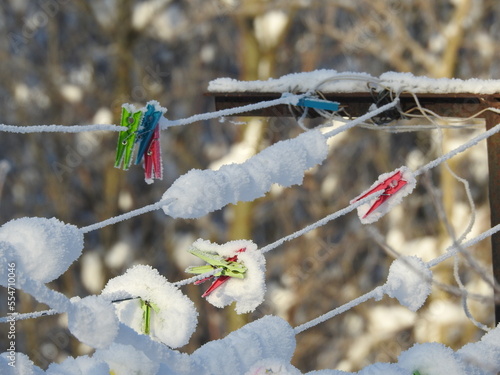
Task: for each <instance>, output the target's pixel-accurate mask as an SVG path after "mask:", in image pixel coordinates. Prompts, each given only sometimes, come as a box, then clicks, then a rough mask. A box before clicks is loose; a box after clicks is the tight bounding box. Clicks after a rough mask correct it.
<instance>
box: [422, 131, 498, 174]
mask: <svg viewBox="0 0 500 375" xmlns="http://www.w3.org/2000/svg"><path fill="white" fill-rule="evenodd" d="M499 131H500V124H497V125H496V126H494V127H493V128H491V129H490V130H487V131H485V132H484V133H481V134H479V135H478V136H476V137H474V138H472V139H471V140H469V141H467V142H465V143H464V144H462V145H460V146H459V147H457V148H455V149H453V150H452V151H450V152H448V153H446V154H444V155H442V156H441V157H439V158H437V159H434V160H433V161H431V162H429V163H427V164H425V165H424V166H422V167H420V168H418V169H417V170H416V171H414V172H413V175H414V176H418V175H421V174H422V173H425V172H427V171H428V170H430V169H432V168H435V167H437V166H438V165H439V164H441V163H444V162H445V161H447V160H449V159H451V158H452V157H454V156H455V155H457V154H459V153H461V152H463V151H465V150H467V149H468V148H471V147H472V146H475V145H476V144H477V143H479V142H480V141H482V140H484V139H486V138H488V137H491V136H492V135H493V134H495V133H498V132H499Z"/></svg>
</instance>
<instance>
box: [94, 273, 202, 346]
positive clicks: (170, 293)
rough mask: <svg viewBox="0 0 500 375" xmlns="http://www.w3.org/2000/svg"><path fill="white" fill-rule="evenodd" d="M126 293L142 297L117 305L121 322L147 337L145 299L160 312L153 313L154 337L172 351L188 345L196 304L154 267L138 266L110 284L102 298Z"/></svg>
mask: <svg viewBox="0 0 500 375" xmlns="http://www.w3.org/2000/svg"><path fill="white" fill-rule="evenodd" d="M115 292H125V293H127V294H129V295H132V296H134V297H140V298H136V299H133V300H129V301H124V302H119V303H116V304H115V308H116V312H117V314H118V318H119V319H120V321H121V322H122V323H124V324H127V325H128V326H130V327H132V328H133V329H134V330H135V331H136V332H138V333H143V310H142V309H141V301H140V300H141V299H142V300H143V301H147V302H150V303H151V304H152V305H153V306H155V307H156V308H157V310H155V309H152V312H151V334H150V336H151V337H152V338H153V339H154V340H158V341H160V342H162V343H164V344H166V345H168V346H170V347H172V348H176V347H179V346H183V345H185V344H186V343H187V342H188V341H189V338H190V337H191V335H192V334H193V332H194V330H195V328H196V324H197V316H198V313H197V311H196V309H195V307H194V304H193V302H192V301H191V300H190V299H189V298H188V297H186V296H185V295H184V294H182V293H181V291H180V290H179V289H178V288H176V287H175V286H173V285H172V284H170V283H169V282H168V281H167V279H165V278H164V277H163V276H161V275H160V274H159V273H158V271H157V270H155V269H153V268H152V267H150V266H145V265H138V266H134V267H132V268H130V269H128V270H127V272H125V274H123V275H121V276H117V277H115V278H113V279H111V280H109V281H108V283H107V284H106V286H105V288H104V289H103V291H102V295H103V296H105V295H107V294H112V293H115Z"/></svg>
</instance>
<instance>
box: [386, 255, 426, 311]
mask: <svg viewBox="0 0 500 375" xmlns="http://www.w3.org/2000/svg"><path fill="white" fill-rule="evenodd" d="M431 281H432V272H431V270H430V269H429V268H428V265H427V264H426V263H425V262H424V261H423V260H422V259H420V258H418V257H416V256H405V257H401V258H398V259H396V260H395V261H394V262H392V264H391V267H390V268H389V275H388V276H387V282H386V283H385V285H384V291H385V293H386V294H387V295H388V296H389V297H392V298H396V299H397V300H398V301H399V303H401V304H402V305H403V306H406V307H408V308H409V309H410V310H411V311H417V310H418V309H419V308H420V307H422V305H423V304H424V302H425V300H426V299H427V297H428V296H429V294H430V293H431V289H432V284H431Z"/></svg>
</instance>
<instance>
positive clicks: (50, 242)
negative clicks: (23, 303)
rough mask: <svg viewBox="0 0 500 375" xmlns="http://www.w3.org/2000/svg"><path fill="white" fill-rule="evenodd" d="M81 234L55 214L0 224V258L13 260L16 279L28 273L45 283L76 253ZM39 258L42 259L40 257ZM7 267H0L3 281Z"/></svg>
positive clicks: (62, 270)
mask: <svg viewBox="0 0 500 375" xmlns="http://www.w3.org/2000/svg"><path fill="white" fill-rule="evenodd" d="M82 249H83V235H82V233H81V232H80V231H79V230H78V228H77V227H75V226H74V225H71V224H65V223H63V222H62V221H59V220H57V219H55V218H51V219H46V218H40V217H24V218H20V219H15V220H11V221H9V222H7V223H5V224H4V225H2V226H1V227H0V259H5V260H6V261H7V262H5V263H4V264H7V263H10V262H15V263H16V270H17V272H18V281H19V282H20V283H22V279H23V278H24V277H29V278H31V279H34V280H38V281H40V282H43V283H48V282H49V281H52V280H54V279H57V278H58V277H59V276H60V275H62V274H63V273H64V272H65V271H66V270H67V269H68V268H69V266H70V265H71V264H72V263H73V262H74V261H75V260H76V259H78V257H79V256H80V254H81V252H82ZM41 259H43V262H41V261H40V260H41ZM5 272H7V267H2V269H1V271H0V279H1V281H0V283H2V285H5V284H4V283H5V282H7V277H6V276H5V275H6V273H5Z"/></svg>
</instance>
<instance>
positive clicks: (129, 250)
mask: <svg viewBox="0 0 500 375" xmlns="http://www.w3.org/2000/svg"><path fill="white" fill-rule="evenodd" d="M499 19H500V3H499V2H497V1H494V0H480V1H473V0H437V1H434V0H408V1H397V0H394V1H389V0H384V1H376V2H375V1H368V0H350V1H344V0H316V1H315V0H274V1H273V0H268V1H265V0H247V1H246V0H219V1H218V0H190V1H175V0H147V1H139V0H119V1H118V0H106V1H90V0H76V1H67V0H44V1H37V2H33V1H27V0H2V2H1V9H0V29H1V35H3V36H4V37H3V38H1V39H0V61H1V66H2V69H1V70H0V76H1V79H0V103H1V105H0V123H4V124H13V125H35V124H64V125H71V124H96V123H117V122H118V119H119V111H120V106H121V104H122V103H125V102H132V103H137V104H138V105H139V106H142V105H144V104H145V102H147V101H148V100H151V99H155V100H158V101H159V102H160V103H161V104H162V105H163V106H165V107H167V108H168V112H167V114H166V116H167V117H168V118H170V119H177V118H182V117H186V116H189V115H192V114H196V113H202V112H206V111H210V110H213V109H214V108H213V99H212V98H211V97H207V96H204V95H203V94H204V93H205V92H206V88H207V85H208V82H209V81H210V80H212V79H215V78H219V77H232V78H238V79H243V80H255V79H267V78H269V77H279V76H281V75H283V74H287V73H291V72H300V71H310V70H314V69H320V68H327V69H335V70H337V71H356V72H367V73H370V74H372V75H374V76H378V75H380V74H381V73H383V72H385V71H389V70H393V71H402V72H412V73H414V74H415V75H426V76H429V77H433V78H438V77H458V78H471V77H477V78H483V79H487V78H496V79H499V78H500V64H499V63H498V61H499V58H500V44H499V43H498V39H499V38H498V37H499V36H500V30H499V28H500V22H498V21H499ZM235 121H237V122H238V124H234V122H235ZM240 122H243V124H240ZM314 124H315V122H310V124H309V125H310V126H313V125H314ZM300 132H301V130H300V128H299V127H298V126H297V125H296V122H295V121H294V120H293V119H289V118H253V119H251V118H248V117H247V118H245V117H241V118H230V119H229V118H228V119H226V121H207V122H204V123H197V124H193V125H189V126H185V127H177V128H171V129H169V130H168V131H164V132H163V133H162V136H161V137H162V138H161V139H162V146H163V159H164V167H165V170H164V172H165V178H164V180H163V181H159V182H155V183H154V185H147V184H146V183H145V182H144V180H143V172H142V170H141V168H139V167H136V168H132V169H131V170H130V171H128V172H124V171H121V170H118V169H115V168H113V163H114V156H115V146H116V138H117V135H116V133H106V132H95V133H88V134H85V133H83V134H32V135H31V134H30V135H18V134H9V133H3V134H0V224H3V223H5V222H7V221H9V220H11V219H14V218H17V217H23V216H43V217H53V216H54V217H57V218H58V219H60V220H62V221H64V222H67V223H72V224H75V225H77V226H85V225H89V224H92V223H94V222H97V221H100V220H103V219H106V218H108V217H111V216H115V215H117V214H120V213H123V212H126V211H129V210H131V209H133V208H138V207H142V206H144V205H147V204H150V203H153V202H156V201H158V200H159V199H160V197H161V195H162V194H163V193H164V191H165V190H166V189H167V188H168V187H169V186H170V185H171V183H172V182H173V181H174V180H175V179H176V178H177V177H178V176H179V175H181V174H184V173H185V172H187V171H188V170H190V169H191V168H202V169H204V168H208V167H215V166H217V165H220V164H221V163H226V162H231V161H242V160H245V159H246V158H248V157H249V156H251V155H252V154H254V153H255V152H258V151H259V150H261V149H263V148H264V147H266V146H268V145H270V144H272V143H275V142H276V141H278V140H282V139H288V138H291V137H295V136H296V135H297V134H299V133H300ZM470 137H471V131H449V132H446V133H445V143H444V145H443V147H444V149H445V150H449V149H451V148H453V147H454V146H455V145H457V144H458V143H462V142H463V139H466V138H470ZM333 142H334V145H333V150H332V151H331V153H330V156H329V158H328V160H327V161H326V162H325V163H324V164H323V165H322V166H320V167H318V168H315V169H314V170H313V171H312V173H310V174H308V175H307V176H306V179H305V181H304V184H303V185H302V186H300V187H293V188H291V189H286V190H283V189H279V188H276V189H273V191H272V192H271V193H270V194H268V195H267V196H266V197H265V198H262V199H259V200H257V201H255V202H251V203H242V204H238V205H235V206H230V207H226V208H225V209H223V210H221V211H218V212H215V213H213V214H210V215H208V216H206V217H204V218H202V219H197V220H181V219H176V220H174V219H171V218H169V217H166V216H165V215H164V214H163V213H162V212H161V211H158V212H154V213H150V214H146V215H142V216H140V217H137V218H134V219H132V220H128V221H126V222H122V223H119V224H117V225H114V226H111V227H107V228H105V229H102V230H100V231H97V232H92V233H90V234H89V235H86V236H85V251H84V255H83V257H82V258H81V259H80V260H79V261H78V262H77V263H76V264H75V265H73V266H72V267H71V268H70V269H69V271H68V272H66V273H65V274H64V275H63V276H62V277H61V278H60V279H58V280H56V281H55V282H53V283H51V286H52V287H53V288H55V289H56V290H59V291H61V292H63V293H64V294H65V295H67V296H70V297H71V296H81V297H83V296H85V295H88V294H96V293H100V291H101V290H102V288H103V287H104V285H105V283H106V282H107V280H108V279H110V278H111V277H114V276H117V275H120V274H121V273H123V272H124V271H125V270H126V269H127V268H128V267H130V266H131V265H132V264H138V263H143V264H149V265H151V266H153V267H155V268H157V269H158V270H159V271H160V273H162V274H163V275H164V276H166V277H167V278H168V279H169V280H170V281H177V280H180V279H183V278H185V277H186V274H185V273H184V272H183V270H184V269H185V267H187V266H188V265H190V264H193V262H194V259H193V257H192V256H191V255H189V254H187V253H186V250H187V249H188V248H189V246H190V244H191V243H192V242H194V241H195V240H196V239H197V238H203V239H208V240H211V241H215V242H219V243H223V242H225V241H228V240H232V239H251V240H253V241H254V242H255V243H257V244H258V245H259V246H264V245H266V244H268V243H270V242H273V241H274V240H276V239H278V238H281V237H283V236H284V235H286V234H289V233H291V232H293V231H295V230H297V229H300V228H302V227H304V226H306V225H307V224H310V223H312V222H313V221H316V220H318V219H320V218H321V217H323V216H325V215H327V214H328V213H331V212H334V211H336V210H338V209H340V208H342V207H345V206H346V205H347V204H348V202H349V200H350V199H352V198H353V197H355V196H356V195H358V194H359V193H360V192H361V191H363V190H364V189H366V187H368V186H370V185H371V184H372V182H373V181H375V180H376V178H377V176H378V175H379V174H381V173H384V172H387V171H392V170H394V169H395V168H398V167H400V166H401V165H403V164H406V165H408V166H410V167H416V166H419V165H421V164H423V163H425V162H426V161H429V160H431V159H433V158H434V157H436V156H437V155H438V154H439V153H440V152H441V150H440V148H441V144H440V143H439V142H438V137H437V134H436V133H435V132H430V131H423V132H416V133H402V134H389V133H384V132H375V131H368V130H365V129H354V130H351V131H349V132H348V133H345V134H343V135H341V136H338V137H336V138H335V139H334V141H333ZM450 164H451V167H452V168H453V169H454V170H455V171H456V172H457V173H458V174H459V175H460V176H462V177H464V178H466V179H467V180H469V182H470V183H471V188H472V194H473V198H474V200H475V202H476V206H477V220H476V225H475V227H474V229H473V233H472V234H471V236H472V235H475V234H477V233H479V232H481V231H483V230H485V229H486V228H488V227H489V208H488V205H487V202H488V200H487V179H488V171H487V164H486V151H485V145H480V146H478V147H475V148H473V149H471V150H470V151H468V152H466V153H464V154H463V155H461V156H459V157H457V158H455V159H453V160H452V161H451V163H450ZM440 206H441V207H442V210H443V211H444V212H445V213H446V215H447V217H448V219H449V220H450V222H451V223H452V224H453V227H454V229H455V231H456V232H457V233H461V231H462V230H463V229H464V228H465V226H466V225H467V222H468V219H469V218H470V215H471V212H470V209H469V207H468V205H467V203H466V197H465V192H464V191H463V188H462V186H461V184H459V183H458V182H457V181H456V180H454V179H453V178H452V177H451V175H450V174H449V173H448V172H446V171H445V170H443V171H439V170H436V171H433V172H432V174H430V175H428V176H424V177H423V183H420V184H419V186H418V187H417V190H416V192H414V193H413V195H412V196H411V199H408V200H407V201H405V202H404V204H403V205H402V206H400V207H398V208H397V209H395V210H394V211H393V212H391V214H390V215H387V217H385V218H383V219H382V220H381V221H380V222H378V223H377V224H376V225H374V227H375V228H376V229H377V230H378V231H379V232H380V233H381V235H382V238H383V239H384V242H385V243H384V244H380V243H377V242H376V241H374V239H373V236H372V235H370V233H369V232H368V231H367V230H366V228H365V227H363V226H361V224H360V223H359V220H358V218H357V217H356V216H355V215H349V216H347V217H345V218H343V219H341V220H337V221H335V222H333V223H332V224H329V225H327V226H325V227H322V228H320V229H317V230H315V231H314V232H313V233H311V234H309V235H307V236H304V237H301V238H299V239H297V240H294V241H292V242H290V243H288V244H285V245H283V246H282V247H281V248H280V249H277V250H276V251H274V252H272V254H270V255H269V256H268V257H267V262H268V274H267V283H268V294H267V296H266V301H265V304H264V305H263V306H261V307H260V308H258V309H257V311H256V312H255V313H253V314H252V315H250V316H237V315H235V314H234V313H233V312H232V309H231V308H228V309H225V310H217V309H216V308H214V307H212V306H211V305H209V304H207V303H206V302H205V301H203V300H202V299H201V297H200V295H201V292H202V291H201V289H200V287H195V286H191V287H189V288H188V289H187V293H188V294H189V296H190V298H191V299H192V300H193V301H194V302H195V303H196V305H197V308H198V311H199V312H200V319H199V325H198V328H197V331H196V333H195V335H194V336H193V337H192V339H191V342H190V343H189V344H188V345H187V346H186V347H184V348H182V350H184V351H187V352H192V351H193V350H194V349H196V348H198V347H199V346H200V345H201V344H203V343H205V342H207V341H209V340H213V339H217V338H220V337H223V336H225V335H226V334H227V333H229V332H230V331H232V330H234V329H235V328H237V327H240V326H241V325H242V324H244V323H245V322H248V321H252V320H254V319H256V318H258V317H261V316H263V315H265V314H275V315H279V316H281V317H283V318H285V319H286V320H288V321H289V322H290V323H291V325H292V326H295V325H298V324H300V323H303V322H305V321H307V320H309V319H312V318H314V317H316V316H317V315H320V314H322V313H323V312H326V311H328V310H330V309H331V308H333V307H335V306H338V305H340V304H342V303H345V302H347V301H349V300H351V299H353V298H355V297H357V296H359V295H361V294H363V293H365V292H367V291H369V290H371V289H372V288H373V287H374V286H376V285H378V284H380V283H383V282H384V281H385V278H386V275H387V270H388V266H389V264H390V261H391V259H392V258H391V255H390V251H389V252H388V249H394V250H396V251H398V252H400V253H403V254H411V255H419V256H420V257H422V258H423V259H424V260H429V259H431V258H432V257H435V256H436V255H437V254H439V253H440V252H442V251H443V250H444V249H445V248H446V247H447V246H448V245H449V244H450V236H449V233H448V232H447V230H446V227H445V226H444V225H443V222H442V221H441V220H440V219H439V218H438V214H437V212H438V207H440ZM382 245H385V246H382ZM473 251H474V252H475V254H476V255H477V258H478V259H479V260H480V261H481V262H483V263H484V264H488V262H490V255H489V254H490V247H489V243H487V242H483V243H481V244H480V246H477V247H476V248H474V249H473ZM40 262H43V259H41V260H40ZM450 270H451V263H446V264H444V265H443V266H442V270H441V271H440V272H439V277H440V281H442V282H444V283H448V284H449V283H452V274H451V271H450ZM462 276H463V278H464V280H465V282H466V285H467V286H468V287H469V289H470V291H472V292H474V293H483V294H484V293H486V294H487V293H489V290H488V288H487V287H486V285H485V283H484V282H482V281H481V279H480V277H478V276H477V274H475V273H473V272H470V271H469V270H467V269H466V268H464V269H463V275H462ZM4 294H5V291H4V290H3V289H2V290H1V294H0V301H6V298H5V296H4ZM19 295H21V298H20V300H19V301H18V305H17V307H18V311H19V312H30V311H35V310H37V309H38V310H40V309H44V308H45V306H43V305H39V304H38V303H37V302H36V301H34V300H33V299H32V298H31V297H28V296H25V295H22V294H21V293H19ZM6 307H7V305H6V303H1V304H0V312H1V314H2V315H3V316H4V315H5V313H6ZM471 309H472V312H473V314H474V315H475V317H476V318H477V319H478V320H480V321H482V322H484V323H486V324H489V325H491V324H492V322H493V309H492V306H491V304H488V303H487V304H480V303H475V302H471ZM65 325H66V322H65V317H63V316H60V317H58V316H55V317H45V318H40V319H37V320H36V321H35V320H27V321H23V322H19V323H18V324H17V327H18V328H17V332H18V334H19V339H18V343H17V345H18V346H17V348H18V350H19V351H22V352H24V353H26V354H28V355H29V356H30V358H31V359H32V360H33V361H34V362H35V364H36V365H39V366H41V367H46V366H47V365H48V364H49V363H51V362H53V361H60V360H61V359H63V358H64V357H65V356H67V355H73V356H76V355H81V354H85V353H87V352H88V350H89V349H88V348H87V347H85V346H84V345H83V344H80V343H79V342H78V341H77V340H75V339H74V338H72V336H71V335H70V334H69V333H68V331H67V329H66V328H65ZM4 329H5V327H0V332H1V334H0V346H1V347H2V348H4V347H5V348H7V346H6V342H4V341H5V339H6V334H3V332H4V331H3V330H4ZM480 334H481V333H480V332H479V331H478V330H477V329H476V328H475V326H474V325H472V324H471V323H470V322H469V321H468V320H467V318H466V317H465V314H464V313H463V311H462V309H461V307H460V299H459V298H458V297H456V296H454V295H453V294H450V293H447V292H443V291H442V290H440V289H439V288H436V290H435V291H434V293H433V294H432V296H431V298H430V299H429V300H428V302H427V303H426V305H425V307H424V308H423V309H422V310H420V311H418V313H412V312H410V311H408V310H407V309H405V308H404V307H401V306H399V305H398V304H397V303H396V302H393V301H391V300H389V299H387V300H384V301H383V302H382V303H380V302H379V303H375V302H373V303H372V302H368V303H365V304H364V305H362V306H361V307H359V308H355V309H353V310H351V311H349V312H348V313H346V314H344V315H342V316H340V317H337V318H335V319H333V320H331V321H329V322H327V323H325V324H323V325H321V326H320V327H318V328H315V329H311V330H310V331H307V332H304V333H301V334H299V335H298V336H297V340H298V343H297V351H296V353H295V355H294V362H293V364H294V365H295V366H297V367H298V368H300V369H301V370H303V371H307V370H312V369H319V368H337V369H343V370H357V369H359V368H362V367H364V366H366V365H367V364H369V363H373V362H378V361H382V362H386V361H391V360H392V361H393V360H395V359H396V357H397V356H398V354H399V353H400V352H401V351H402V350H405V349H407V348H409V347H410V346H411V345H412V344H413V343H414V342H427V341H439V342H442V343H444V344H446V345H448V346H451V347H452V348H455V349H456V348H459V347H461V346H462V345H464V344H465V343H467V342H470V341H476V340H477V339H478V338H479V337H480ZM2 351H4V350H2Z"/></svg>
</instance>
